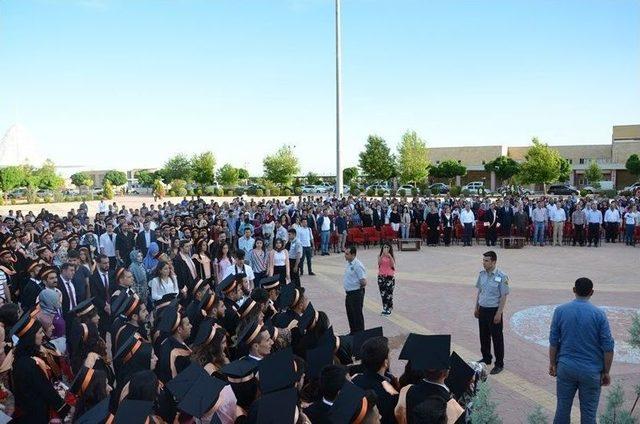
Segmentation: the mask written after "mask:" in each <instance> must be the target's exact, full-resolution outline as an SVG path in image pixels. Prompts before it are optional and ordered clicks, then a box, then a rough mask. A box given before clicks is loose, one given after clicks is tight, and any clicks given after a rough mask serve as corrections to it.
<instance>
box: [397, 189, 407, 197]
mask: <svg viewBox="0 0 640 424" xmlns="http://www.w3.org/2000/svg"><path fill="white" fill-rule="evenodd" d="M406 195H407V190H405V189H403V188H401V189H400V190H398V196H402V197H405V196H406Z"/></svg>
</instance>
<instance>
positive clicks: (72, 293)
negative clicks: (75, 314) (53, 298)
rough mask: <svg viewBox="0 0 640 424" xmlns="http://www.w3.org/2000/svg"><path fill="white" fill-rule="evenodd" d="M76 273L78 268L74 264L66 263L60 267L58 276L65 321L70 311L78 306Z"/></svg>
mask: <svg viewBox="0 0 640 424" xmlns="http://www.w3.org/2000/svg"><path fill="white" fill-rule="evenodd" d="M75 271H76V268H75V266H74V265H73V264H71V263H69V262H65V263H63V264H62V266H61V267H60V275H59V276H58V288H59V289H60V291H61V292H62V317H63V318H65V320H66V316H67V315H68V314H69V311H70V310H71V309H73V308H75V307H76V306H77V305H78V298H77V296H76V288H75V286H74V284H73V276H74V275H75Z"/></svg>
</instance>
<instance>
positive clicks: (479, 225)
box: [476, 221, 487, 244]
mask: <svg viewBox="0 0 640 424" xmlns="http://www.w3.org/2000/svg"><path fill="white" fill-rule="evenodd" d="M486 234H487V227H485V226H484V222H482V221H476V243H477V244H480V239H484V237H485V235H486Z"/></svg>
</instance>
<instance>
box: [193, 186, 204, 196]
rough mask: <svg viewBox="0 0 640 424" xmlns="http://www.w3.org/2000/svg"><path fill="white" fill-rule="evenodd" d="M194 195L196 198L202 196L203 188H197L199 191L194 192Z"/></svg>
mask: <svg viewBox="0 0 640 424" xmlns="http://www.w3.org/2000/svg"><path fill="white" fill-rule="evenodd" d="M193 194H195V195H196V196H202V189H201V188H197V189H195V190H193Z"/></svg>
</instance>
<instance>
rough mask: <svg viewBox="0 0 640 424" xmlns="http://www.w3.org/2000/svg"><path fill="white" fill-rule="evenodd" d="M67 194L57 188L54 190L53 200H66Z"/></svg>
mask: <svg viewBox="0 0 640 424" xmlns="http://www.w3.org/2000/svg"><path fill="white" fill-rule="evenodd" d="M64 198H65V195H64V194H62V192H61V191H60V190H56V191H54V192H53V201H54V202H64V201H65V200H64Z"/></svg>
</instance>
